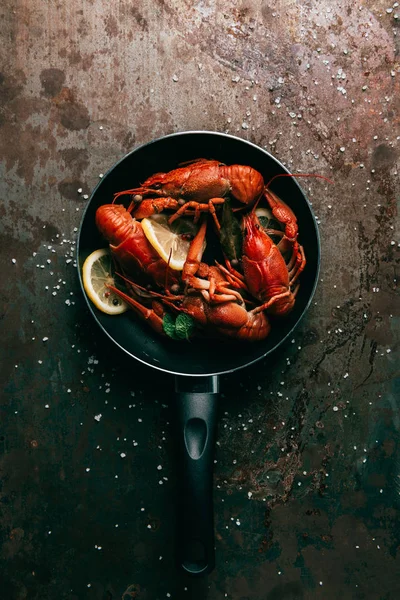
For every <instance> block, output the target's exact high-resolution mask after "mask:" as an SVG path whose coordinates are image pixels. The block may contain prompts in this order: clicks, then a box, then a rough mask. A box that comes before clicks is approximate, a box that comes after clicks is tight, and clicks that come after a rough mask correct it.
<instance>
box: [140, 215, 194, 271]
mask: <svg viewBox="0 0 400 600" xmlns="http://www.w3.org/2000/svg"><path fill="white" fill-rule="evenodd" d="M168 218H169V217H168V215H162V214H159V215H152V216H151V217H148V218H146V219H142V221H141V223H142V227H143V231H144V234H145V236H146V238H147V239H148V240H149V242H150V244H151V245H152V246H153V248H154V249H155V250H156V251H157V253H158V254H159V255H160V256H161V258H162V259H164V260H165V262H166V263H167V262H168V261H169V266H170V267H171V269H174V270H175V271H182V269H183V266H184V264H185V260H186V257H187V254H188V252H189V247H190V243H191V239H192V238H193V236H194V235H195V234H196V230H197V228H196V227H195V226H193V221H191V222H189V221H187V220H184V219H177V220H176V221H174V223H172V225H170V224H169V223H168ZM188 233H189V234H190V236H187V235H185V234H188ZM188 237H189V239H187V238H188ZM204 248H205V243H204V245H203V252H204ZM170 254H171V258H170Z"/></svg>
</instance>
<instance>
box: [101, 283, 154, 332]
mask: <svg viewBox="0 0 400 600" xmlns="http://www.w3.org/2000/svg"><path fill="white" fill-rule="evenodd" d="M107 287H109V288H110V290H112V291H113V292H114V293H115V294H117V295H118V296H119V297H120V298H122V299H123V300H125V302H126V303H127V304H128V305H129V306H130V308H132V309H133V310H134V311H135V313H136V314H137V315H139V317H141V318H142V319H143V320H144V321H147V322H148V323H149V325H150V326H151V327H152V329H154V331H156V332H157V333H160V334H162V335H165V333H164V329H163V320H162V317H161V316H160V315H159V314H157V313H158V312H160V313H162V307H161V305H159V303H156V302H153V307H152V308H146V306H143V304H140V302H138V301H137V300H134V299H133V298H131V296H128V294H125V293H124V292H121V290H119V289H118V288H116V287H115V286H114V285H108V286H107ZM155 309H157V312H156V310H155Z"/></svg>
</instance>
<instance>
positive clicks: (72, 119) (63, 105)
mask: <svg viewBox="0 0 400 600" xmlns="http://www.w3.org/2000/svg"><path fill="white" fill-rule="evenodd" d="M54 102H55V105H56V106H57V108H58V111H59V119H60V123H61V125H63V126H64V127H65V128H66V129H69V130H71V131H77V130H79V129H87V127H89V124H90V117H89V111H88V109H87V108H86V106H84V105H83V104H80V103H79V102H78V101H77V100H76V98H75V94H74V92H73V91H72V90H71V89H70V88H68V87H64V88H62V90H61V92H60V93H59V94H58V96H57V97H56V98H54Z"/></svg>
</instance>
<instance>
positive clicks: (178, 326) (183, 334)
mask: <svg viewBox="0 0 400 600" xmlns="http://www.w3.org/2000/svg"><path fill="white" fill-rule="evenodd" d="M194 328H195V321H194V319H193V317H191V316H190V315H187V314H186V313H180V314H179V315H178V316H177V317H176V321H175V335H176V337H177V338H178V339H180V340H188V339H189V338H190V336H191V334H192V333H193V330H194Z"/></svg>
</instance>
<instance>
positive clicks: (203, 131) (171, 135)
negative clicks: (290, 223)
mask: <svg viewBox="0 0 400 600" xmlns="http://www.w3.org/2000/svg"><path fill="white" fill-rule="evenodd" d="M193 134H208V135H212V136H220V137H223V138H228V139H232V140H235V141H238V142H241V143H244V144H247V145H249V146H251V147H253V148H254V149H256V150H258V151H260V152H262V153H263V154H265V155H266V156H268V157H269V158H270V159H272V160H273V161H274V162H275V163H276V164H277V165H278V166H279V167H280V168H281V169H282V170H283V171H285V172H286V173H290V171H289V170H288V169H287V168H286V167H285V165H283V164H282V162H281V161H280V160H279V159H277V158H276V157H275V156H273V155H272V154H271V153H270V152H268V150H265V149H264V148H262V147H261V146H258V145H257V144H254V143H253V142H250V141H249V140H245V139H243V138H240V137H238V136H235V135H232V134H228V133H223V132H219V131H212V130H208V129H195V130H185V131H178V132H175V133H169V134H167V135H163V136H161V137H158V138H155V139H152V140H150V141H149V142H145V143H143V144H140V145H138V146H136V147H135V148H133V149H132V150H131V151H130V152H127V153H126V154H124V156H122V157H121V158H120V159H119V160H118V161H117V162H115V163H114V164H113V165H112V166H111V167H110V168H109V169H108V170H107V171H106V172H105V173H104V175H103V177H102V178H101V179H100V181H99V182H98V183H97V184H96V186H95V187H94V188H93V190H92V192H91V194H90V197H89V199H88V201H87V204H86V206H85V209H84V211H83V214H82V217H81V222H80V225H79V230H78V239H77V244H76V264H77V269H78V277H79V282H80V286H81V290H82V293H83V296H84V298H85V301H86V304H87V306H88V308H89V311H90V312H91V314H92V316H93V317H94V319H95V321H96V323H97V325H98V326H99V327H100V328H101V330H102V331H103V333H105V335H106V336H107V337H108V338H109V339H110V340H111V341H112V342H113V343H114V344H115V345H116V346H118V347H119V348H120V349H121V350H122V351H123V352H124V353H125V354H127V355H128V356H130V357H131V358H133V359H135V360H137V361H138V362H140V363H142V364H143V365H146V366H147V367H150V368H151V369H157V370H158V371H161V372H162V373H168V374H170V375H175V376H181V377H197V378H200V377H202V378H203V377H213V376H219V375H226V374H229V373H233V372H235V371H239V370H241V369H243V368H245V367H249V366H251V365H254V364H255V363H257V362H259V361H261V360H263V359H265V358H266V357H267V356H269V355H270V354H271V353H273V352H275V351H276V350H277V349H278V348H279V347H280V346H282V345H284V343H285V342H286V341H287V339H288V338H289V337H290V336H291V335H293V331H294V330H295V329H296V328H297V327H298V325H299V323H300V321H301V320H302V319H303V317H304V315H305V313H306V312H307V311H308V309H309V307H310V305H311V302H312V300H313V298H314V295H315V291H316V288H317V285H318V280H319V274H320V268H321V238H320V233H319V228H318V224H317V220H316V217H315V215H314V211H313V209H312V206H311V204H310V201H309V200H308V198H307V196H306V194H305V193H304V191H303V189H302V188H301V186H300V184H299V183H298V182H297V180H296V175H293V178H292V181H293V182H294V183H295V184H296V186H297V187H298V188H299V192H300V194H301V195H302V197H303V199H304V200H305V202H306V205H307V207H308V210H309V213H310V216H311V219H312V222H313V225H314V231H315V236H316V242H317V257H316V273H315V279H314V283H313V286H312V289H311V292H310V296H309V299H308V301H307V303H306V305H305V306H304V308H303V310H302V312H301V313H300V315H299V316H298V318H297V320H296V322H295V323H294V325H293V327H291V329H290V330H289V331H288V332H287V334H286V335H285V336H284V337H283V338H282V339H281V340H279V341H278V342H277V343H276V344H275V345H274V346H273V347H272V348H270V349H269V350H267V351H266V352H263V353H262V354H261V355H260V356H257V357H256V358H254V359H253V360H250V361H247V362H245V363H244V364H241V365H237V366H235V367H232V368H229V369H223V370H220V371H211V372H208V373H182V372H181V371H176V370H171V369H168V368H165V367H162V366H158V365H156V364H153V363H150V362H148V361H146V360H144V359H142V358H140V357H138V356H136V355H135V354H133V353H132V352H130V351H129V350H128V349H127V348H125V347H124V346H123V345H122V344H120V343H119V342H118V341H117V340H116V339H115V338H114V337H113V336H112V335H111V334H110V333H109V332H108V331H107V329H106V328H105V327H104V325H103V324H102V323H101V322H100V321H99V319H98V317H97V315H96V312H95V311H94V309H93V306H92V304H91V302H90V301H89V298H88V297H87V294H86V292H85V289H84V285H83V279H82V272H81V265H80V260H79V257H80V248H81V232H82V228H83V224H84V222H85V218H86V213H87V212H88V210H89V207H90V205H91V203H92V200H93V197H94V196H95V194H96V192H97V190H98V189H99V187H100V186H101V185H102V184H103V181H104V180H105V179H106V178H107V176H108V175H109V173H111V171H113V170H114V169H115V168H116V167H117V166H118V165H119V164H121V163H122V162H123V161H124V160H126V159H127V158H128V157H129V156H131V155H132V154H134V153H135V152H138V151H140V150H142V149H143V148H145V147H147V146H150V145H151V144H156V143H158V142H161V141H163V140H165V139H167V138H174V137H179V136H184V135H193Z"/></svg>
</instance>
